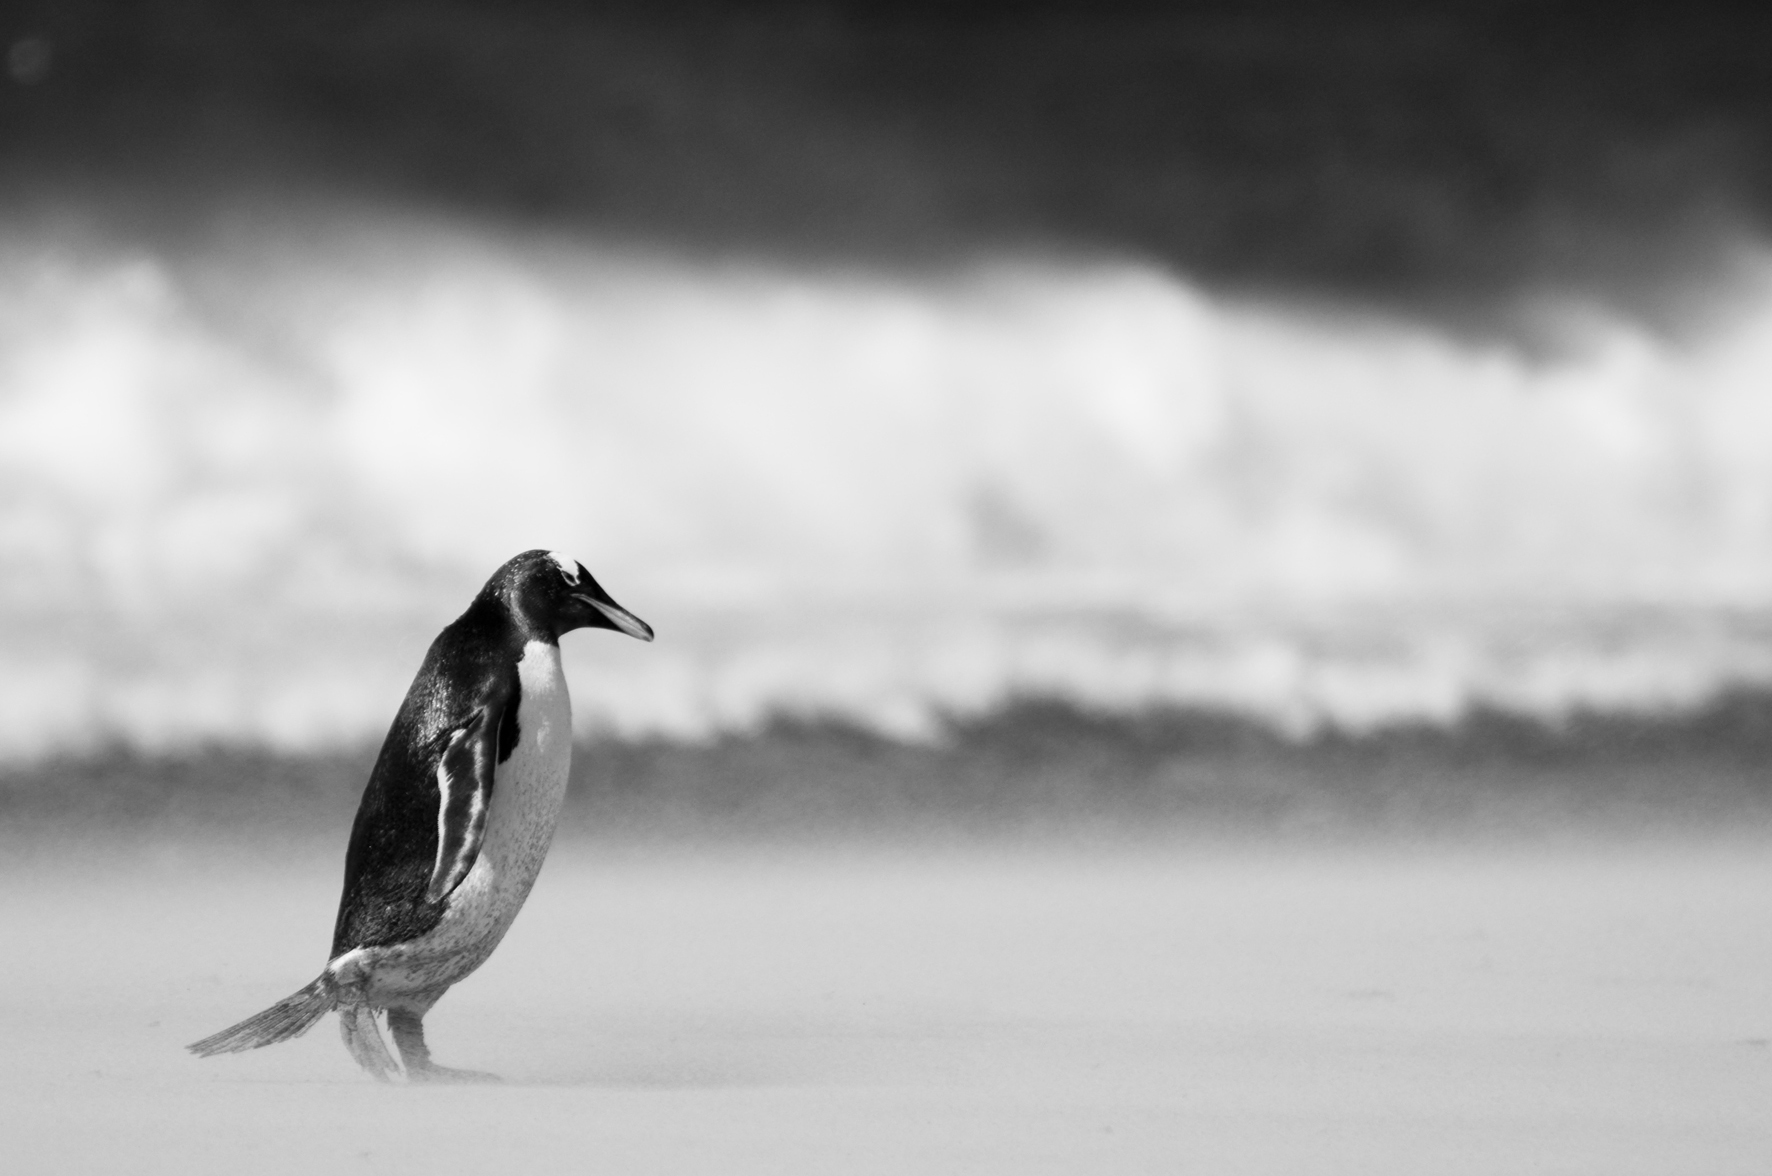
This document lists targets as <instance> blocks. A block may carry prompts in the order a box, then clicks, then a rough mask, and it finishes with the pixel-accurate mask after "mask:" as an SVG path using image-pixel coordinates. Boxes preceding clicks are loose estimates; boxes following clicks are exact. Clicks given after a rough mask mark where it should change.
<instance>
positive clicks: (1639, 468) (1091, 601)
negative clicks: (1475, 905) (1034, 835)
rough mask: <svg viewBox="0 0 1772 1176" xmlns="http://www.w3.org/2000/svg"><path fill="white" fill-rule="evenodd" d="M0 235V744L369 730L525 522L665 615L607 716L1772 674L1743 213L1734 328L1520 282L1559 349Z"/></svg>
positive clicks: (773, 268)
mask: <svg viewBox="0 0 1772 1176" xmlns="http://www.w3.org/2000/svg"><path fill="white" fill-rule="evenodd" d="M0 261H3V262H4V264H0V311H3V313H0V576H3V584H0V592H3V593H4V596H3V598H0V650H3V651H4V653H5V657H4V658H3V659H0V697H4V698H6V699H9V700H12V702H13V703H15V704H17V705H7V706H3V707H0V750H4V751H10V752H13V753H17V752H30V751H42V750H47V749H50V748H53V747H59V746H67V745H70V744H79V743H82V742H87V741H90V740H92V739H94V738H99V737H105V736H114V735H118V736H122V737H125V738H127V739H130V740H132V741H137V742H142V743H146V744H149V745H164V744H168V743H173V744H176V743H181V742H186V741H189V740H192V739H202V738H211V737H218V736H219V737H227V738H233V737H245V738H263V739H268V740H271V741H273V742H276V743H280V744H287V745H291V746H309V745H313V744H315V743H325V742H331V741H335V740H337V739H341V738H354V737H359V736H362V735H365V734H369V733H372V732H373V731H374V730H376V729H377V728H379V727H380V726H381V724H383V723H384V722H385V721H386V718H387V715H388V712H389V708H390V706H391V700H392V699H394V698H397V697H398V694H399V691H400V689H401V686H402V684H403V682H404V679H405V677H406V676H407V675H408V674H410V672H411V670H412V668H413V667H414V666H415V665H416V662H417V658H418V656H419V653H420V652H421V651H422V648H423V645H424V642H425V640H426V639H427V638H428V635H429V634H430V633H431V632H432V631H434V630H435V628H436V627H437V626H438V624H439V623H440V622H441V621H443V620H446V619H447V618H448V617H450V616H452V615H453V614H454V610H456V609H458V608H459V607H460V606H461V604H462V603H464V602H465V601H466V599H467V596H468V594H469V593H471V591H472V590H473V588H474V587H476V586H477V584H478V582H479V580H480V579H481V578H483V577H484V575H485V574H486V573H488V572H489V571H490V570H491V568H493V567H494V566H496V565H497V564H498V563H499V562H501V561H502V560H503V559H505V558H506V557H508V556H509V555H511V554H512V553H514V552H516V551H518V550H521V549H523V548H526V547H537V546H539V547H546V548H550V549H554V548H559V549H564V550H571V551H574V552H575V553H579V554H581V555H582V556H583V557H584V558H585V559H586V560H587V566H589V567H590V568H591V570H592V571H593V572H594V573H595V574H596V575H597V576H598V578H599V580H600V581H602V582H603V584H604V585H605V586H606V587H607V588H608V589H609V590H610V591H611V592H612V593H613V594H614V596H615V597H616V599H618V600H620V601H621V602H622V603H623V604H624V605H627V606H629V607H631V608H632V609H633V610H634V611H635V612H637V613H638V614H639V615H641V616H643V617H645V618H646V619H647V620H649V621H652V622H653V623H654V624H655V625H656V626H657V627H658V628H659V631H660V640H659V643H658V644H657V645H655V646H653V647H650V648H647V649H644V650H638V649H635V650H629V649H626V648H616V643H614V642H612V641H610V640H607V639H598V640H595V641H594V643H593V641H592V640H591V639H579V638H575V639H573V641H572V642H569V651H568V659H569V663H570V664H571V665H572V673H573V676H574V691H575V696H576V697H577V698H578V699H579V701H580V712H581V717H582V718H583V719H584V720H585V721H587V722H593V723H602V724H613V725H615V726H617V727H619V728H621V729H624V730H667V731H676V732H699V731H706V730H709V729H711V728H714V727H720V726H726V725H731V724H742V723H745V722H750V721H754V720H755V719H756V718H757V717H758V716H759V715H761V714H764V713H766V712H768V711H769V710H770V709H772V708H776V707H781V706H788V707H796V708H805V709H823V710H839V711H845V712H849V713H853V714H856V715H858V716H860V717H863V718H865V719H867V720H868V721H871V722H874V723H877V724H879V725H882V726H884V727H887V728H889V729H893V730H901V731H917V730H924V729H927V726H928V723H929V719H930V715H931V714H932V713H933V711H932V708H939V707H946V708H959V709H970V708H974V707H979V706H986V705H989V704H990V703H991V702H992V701H994V700H996V699H998V698H1000V697H1002V696H1003V695H1004V694H1005V693H1007V692H1010V691H1015V690H1036V691H1054V692H1059V693H1068V694H1071V695H1074V696H1077V697H1080V698H1083V699H1086V700H1090V701H1094V702H1098V703H1102V704H1107V705H1135V704H1137V703H1139V702H1143V701H1150V700H1154V699H1170V700H1185V701H1205V702H1222V703H1228V704H1231V705H1237V706H1244V707H1250V708H1254V709H1258V710H1262V711H1264V712H1266V713H1269V714H1272V715H1274V716H1276V717H1278V718H1281V719H1283V720H1285V721H1287V722H1293V723H1309V722H1313V721H1316V720H1317V719H1320V718H1323V717H1326V716H1327V717H1333V718H1338V719H1341V720H1343V721H1350V722H1356V723H1358V722H1372V721H1378V720H1381V719H1383V718H1385V717H1388V716H1391V715H1397V714H1430V715H1436V714H1451V713H1455V712H1456V711H1457V710H1458V709H1459V708H1460V707H1462V706H1464V705H1466V704H1467V703H1468V702H1469V701H1470V700H1472V699H1473V698H1493V699H1497V700H1500V701H1504V702H1510V703H1512V704H1515V705H1520V706H1525V707H1529V708H1534V709H1544V710H1555V709H1557V708H1561V707H1566V706H1569V705H1573V704H1577V703H1581V702H1584V701H1585V702H1600V703H1605V704H1624V705H1633V704H1641V705H1649V704H1655V703H1658V702H1664V701H1670V700H1681V699H1688V698H1692V697H1696V696H1698V695H1700V694H1702V693H1703V692H1704V691H1705V690H1707V689H1709V688H1711V687H1713V686H1715V685H1716V684H1718V683H1719V682H1723V681H1727V680H1732V679H1736V678H1743V677H1746V678H1755V679H1763V678H1768V677H1772V625H1768V624H1767V623H1766V622H1764V621H1763V620H1762V619H1761V618H1762V617H1763V615H1764V613H1763V611H1762V610H1763V609H1764V606H1765V604H1766V602H1767V601H1768V600H1772V390H1769V386H1768V384H1767V380H1766V376H1767V373H1768V371H1769V370H1772V285H1768V286H1767V287H1765V289H1764V290H1763V291H1762V292H1760V293H1758V294H1756V293H1755V290H1756V286H1755V284H1754V282H1753V281H1752V280H1751V276H1752V275H1753V274H1754V273H1757V272H1760V271H1764V272H1765V273H1767V274H1769V275H1772V264H1769V263H1768V260H1767V259H1766V258H1764V257H1763V256H1761V255H1760V254H1759V253H1756V252H1755V251H1754V250H1752V249H1749V248H1747V247H1745V246H1744V248H1743V253H1742V261H1741V267H1740V272H1741V274H1745V275H1749V277H1748V279H1740V280H1739V281H1738V285H1739V286H1740V288H1741V289H1742V290H1743V294H1742V296H1741V298H1740V299H1738V300H1737V301H1736V303H1735V304H1733V305H1732V306H1731V307H1730V317H1728V318H1727V319H1726V320H1723V319H1719V320H1718V321H1717V322H1715V323H1713V324H1712V325H1711V326H1710V327H1709V328H1707V329H1694V330H1693V331H1692V332H1690V333H1689V335H1688V336H1687V337H1685V338H1682V339H1680V340H1673V339H1668V338H1663V337H1660V336H1658V335H1657V334H1655V333H1654V332H1652V331H1650V330H1648V329H1646V328H1644V327H1643V326H1641V325H1639V324H1636V323H1633V322H1632V321H1630V320H1628V319H1627V318H1625V317H1623V316H1620V315H1617V314H1613V313H1611V312H1608V311H1607V310H1606V309H1605V308H1603V307H1599V306H1592V305H1582V304H1578V303H1576V302H1574V301H1571V300H1569V299H1558V298H1555V297H1552V296H1548V295H1547V296H1545V297H1544V298H1542V299H1541V300H1540V304H1539V305H1537V306H1536V307H1535V308H1531V307H1525V306H1524V304H1523V308H1522V309H1521V311H1520V313H1521V314H1522V315H1524V314H1526V313H1527V311H1528V310H1530V311H1531V313H1532V314H1533V315H1534V316H1535V317H1536V320H1537V326H1536V328H1535V330H1536V334H1537V335H1538V336H1539V338H1540V340H1542V339H1545V338H1549V339H1550V340H1551V341H1552V342H1553V343H1554V344H1555V346H1553V347H1551V348H1549V349H1543V348H1536V349H1527V348H1524V347H1521V346H1517V345H1514V344H1512V343H1509V342H1507V341H1505V340H1503V339H1497V338H1495V337H1482V336H1471V335H1463V336H1461V335H1459V334H1457V333H1454V332H1450V331H1446V330H1441V329H1438V328H1435V327H1431V326H1427V325H1423V324H1419V323H1409V322H1404V321H1401V320H1397V319H1394V318H1386V317H1384V316H1381V315H1377V314H1361V313H1356V312H1352V311H1347V310H1345V309H1336V308H1328V307H1320V306H1319V307H1310V306H1300V305H1281V304H1277V303H1275V304H1269V303H1262V302H1260V301H1257V300H1250V299H1241V300H1235V299H1227V298H1224V297H1216V296H1211V295H1209V294H1207V293H1204V292H1202V291H1201V290H1200V289H1198V288H1195V287H1193V286H1191V285H1190V284H1188V283H1187V282H1186V281H1184V280H1182V279H1181V278H1178V277H1176V276H1174V275H1172V274H1168V273H1165V272H1163V271H1161V270H1159V269H1157V268H1155V267H1152V266H1143V265H1136V264H1127V263H1111V264H1110V263H1107V262H1102V263H1098V264H1080V263H1074V262H1065V263H1059V262H1042V261H1036V260H1026V259H1023V260H1019V261H1016V260H1001V259H1000V260H996V261H988V262H978V263H968V264H965V265H958V264H957V265H955V266H953V267H951V268H949V269H947V270H945V271H942V272H928V271H923V272H908V271H905V272H896V271H886V270H879V271H837V270H817V269H810V268H801V269H795V268H792V267H787V266H783V265H776V264H763V263H746V262H736V261H723V262H712V261H698V260H693V259H684V258H681V257H671V256H666V255H663V254H648V253H643V252H636V251H632V250H619V249H613V248H609V247H604V246H598V245H596V244H590V243H585V242H581V241H569V240H563V239H558V238H544V237H540V236H520V235H513V234H511V233H501V232H494V231H491V230H485V229H480V228H475V227H472V226H468V225H464V224H460V223H452V222H441V221H438V222H428V223H427V222H424V221H422V220H415V219H414V218H412V217H410V216H407V217H402V218H400V219H398V220H395V219H391V218H377V217H375V216H369V215H346V214H343V213H336V212H335V213H325V214H322V213H316V214H315V215H314V216H313V217H312V218H311V219H310V220H308V221H304V222H301V224H300V226H299V227H296V228H291V227H288V226H287V224H286V225H285V227H284V228H282V229H280V230H277V231H275V232H272V231H270V230H269V229H267V230H266V231H265V232H264V233H258V234H255V235H247V234H237V235H234V236H229V237H224V236H221V235H218V236H217V237H216V238H215V239H214V240H213V241H212V242H210V243H208V244H203V245H198V246H185V247H181V249H180V250H179V251H177V252H169V251H166V250H155V249H150V248H147V247H139V248H138V247H127V246H123V245H119V244H116V243H115V242H114V241H111V242H110V243H99V242H96V241H94V240H88V239H83V238H80V237H78V236H77V235H76V234H74V233H73V232H72V231H71V230H70V231H68V232H65V233H62V234H61V235H59V236H58V235H56V234H55V233H49V234H44V233H41V232H39V233H36V234H33V235H26V234H23V233H19V232H15V233H13V234H12V235H11V236H10V237H9V238H0ZM599 638H601V635H599ZM581 641H582V642H583V644H582V646H580V645H578V644H575V643H577V642H581Z"/></svg>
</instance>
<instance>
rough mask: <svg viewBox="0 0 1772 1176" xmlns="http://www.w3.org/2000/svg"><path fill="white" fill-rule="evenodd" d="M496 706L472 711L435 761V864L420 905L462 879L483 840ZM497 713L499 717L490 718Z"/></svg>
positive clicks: (494, 755)
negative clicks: (423, 900) (471, 714)
mask: <svg viewBox="0 0 1772 1176" xmlns="http://www.w3.org/2000/svg"><path fill="white" fill-rule="evenodd" d="M503 709H504V708H503V707H502V706H484V707H481V708H480V709H478V710H476V711H475V712H474V714H473V716H472V717H471V718H470V719H468V721H467V723H466V724H464V725H463V726H460V727H457V728H456V729H455V730H454V731H451V732H450V733H449V743H448V745H447V746H446V747H444V749H443V755H442V756H441V757H440V758H439V759H438V761H437V791H438V792H439V793H440V795H439V796H438V798H437V861H436V864H435V865H434V866H432V868H431V881H430V884H429V885H427V886H426V887H425V901H426V902H441V901H442V900H443V898H444V897H445V896H446V895H447V894H448V893H449V892H450V891H452V890H454V889H455V888H456V887H457V886H458V885H460V883H461V880H462V879H463V878H466V877H467V876H468V871H469V870H471V869H473V868H474V862H475V860H476V859H478V858H479V856H480V842H481V841H482V840H483V839H484V838H485V836H486V813H487V810H488V809H490V808H491V807H492V773H493V769H494V766H495V765H496V763H497V760H498V728H499V722H500V720H501V718H502V717H503ZM495 710H497V711H498V712H499V713H497V714H495V713H493V712H494V711H495Z"/></svg>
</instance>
